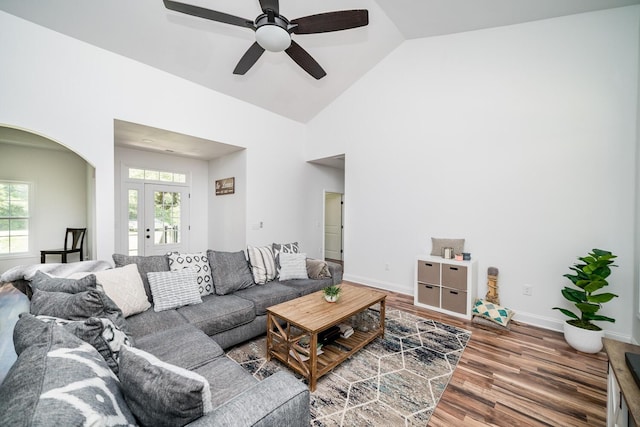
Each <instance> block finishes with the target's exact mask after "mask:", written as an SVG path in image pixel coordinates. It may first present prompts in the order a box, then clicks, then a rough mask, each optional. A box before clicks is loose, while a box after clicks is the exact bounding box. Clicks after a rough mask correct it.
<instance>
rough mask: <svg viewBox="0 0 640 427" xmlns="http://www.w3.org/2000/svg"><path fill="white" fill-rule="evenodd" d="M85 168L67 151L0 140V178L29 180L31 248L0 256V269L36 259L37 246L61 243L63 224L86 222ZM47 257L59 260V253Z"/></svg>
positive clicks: (51, 245) (50, 259)
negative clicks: (23, 252)
mask: <svg viewBox="0 0 640 427" xmlns="http://www.w3.org/2000/svg"><path fill="white" fill-rule="evenodd" d="M88 169H89V168H88V167H87V164H86V162H85V161H84V160H83V159H82V158H80V157H79V156H77V155H76V154H74V153H72V152H69V151H59V150H49V149H41V148H32V147H27V146H20V145H14V144H5V143H2V141H0V179H7V180H13V181H24V182H30V183H32V187H31V190H32V198H31V200H32V206H30V208H31V217H32V220H31V221H30V233H31V236H32V239H31V242H30V243H31V245H32V246H31V251H30V253H29V254H25V255H19V256H16V257H14V256H10V257H6V258H5V257H3V258H1V259H0V272H4V271H6V270H8V269H9V268H11V267H13V266H16V265H21V264H33V263H39V262H40V251H41V250H43V249H58V248H62V247H63V246H64V233H65V229H66V228H67V227H86V226H87V210H86V208H87V204H86V203H87V174H88V172H89V170H88ZM87 244H88V241H87V240H85V245H87ZM76 256H77V255H76ZM70 258H71V256H70ZM47 260H48V261H49V262H60V257H59V256H58V257H56V256H50V257H48V258H47Z"/></svg>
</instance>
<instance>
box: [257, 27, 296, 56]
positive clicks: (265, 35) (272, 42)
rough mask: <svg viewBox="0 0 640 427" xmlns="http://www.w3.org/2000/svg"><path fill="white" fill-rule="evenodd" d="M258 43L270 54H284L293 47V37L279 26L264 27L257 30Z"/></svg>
mask: <svg viewBox="0 0 640 427" xmlns="http://www.w3.org/2000/svg"><path fill="white" fill-rule="evenodd" d="M256 41H257V42H258V44H259V45H260V46H261V47H262V48H263V49H265V50H268V51H269V52H282V51H284V50H286V49H288V48H289V46H291V35H289V33H288V32H287V30H285V29H284V28H282V27H279V26H278V25H262V26H261V27H259V28H258V29H257V30H256Z"/></svg>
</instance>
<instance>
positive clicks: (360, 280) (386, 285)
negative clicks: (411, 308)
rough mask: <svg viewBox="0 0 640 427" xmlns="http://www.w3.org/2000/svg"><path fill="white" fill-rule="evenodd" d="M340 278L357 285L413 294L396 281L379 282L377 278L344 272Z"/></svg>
mask: <svg viewBox="0 0 640 427" xmlns="http://www.w3.org/2000/svg"><path fill="white" fill-rule="evenodd" d="M342 279H343V280H345V281H347V282H353V283H357V284H359V285H364V286H372V287H374V288H379V289H384V290H385V291H392V292H397V293H399V294H404V295H413V292H410V291H407V289H406V288H405V287H404V286H400V285H398V284H396V283H390V282H381V281H379V280H372V279H370V278H368V277H360V276H353V275H351V274H345V275H344V276H342Z"/></svg>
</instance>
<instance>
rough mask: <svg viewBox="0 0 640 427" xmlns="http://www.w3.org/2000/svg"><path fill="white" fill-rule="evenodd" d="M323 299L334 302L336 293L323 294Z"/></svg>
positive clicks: (336, 296)
mask: <svg viewBox="0 0 640 427" xmlns="http://www.w3.org/2000/svg"><path fill="white" fill-rule="evenodd" d="M324 299H326V300H327V301H329V302H336V301H338V295H325V296H324Z"/></svg>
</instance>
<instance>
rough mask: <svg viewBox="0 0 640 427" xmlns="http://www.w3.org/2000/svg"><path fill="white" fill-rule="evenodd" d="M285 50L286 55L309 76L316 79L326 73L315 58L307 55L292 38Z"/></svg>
mask: <svg viewBox="0 0 640 427" xmlns="http://www.w3.org/2000/svg"><path fill="white" fill-rule="evenodd" d="M285 52H287V55H289V56H290V57H291V59H293V60H294V61H295V62H296V64H298V65H299V66H300V67H302V69H303V70H305V71H306V72H307V73H309V74H311V76H313V77H314V78H315V79H316V80H320V79H321V78H323V77H324V76H326V75H327V73H326V71H324V70H323V69H322V67H321V66H320V64H318V63H317V62H316V60H315V59H313V58H312V57H311V55H309V53H308V52H307V51H306V50H304V49H303V48H302V47H301V46H300V45H299V44H298V43H296V42H295V41H294V40H291V46H289V48H288V49H287V50H285Z"/></svg>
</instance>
